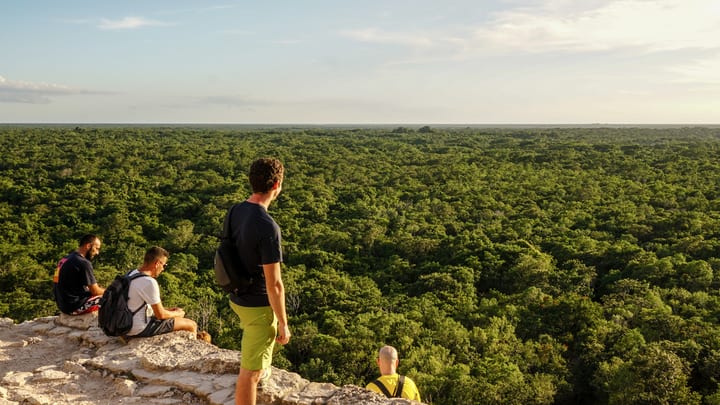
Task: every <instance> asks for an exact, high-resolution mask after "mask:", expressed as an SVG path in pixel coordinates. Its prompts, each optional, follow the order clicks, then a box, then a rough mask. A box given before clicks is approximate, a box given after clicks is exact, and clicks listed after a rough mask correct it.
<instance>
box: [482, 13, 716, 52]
mask: <svg viewBox="0 0 720 405" xmlns="http://www.w3.org/2000/svg"><path fill="white" fill-rule="evenodd" d="M581 4H588V3H581ZM590 6H591V7H586V8H579V7H578V4H577V3H576V2H567V1H550V2H545V3H543V4H542V5H540V6H539V7H533V8H515V9H510V10H506V11H502V12H498V13H496V14H495V15H494V16H493V18H492V19H491V21H490V22H489V24H488V25H486V26H484V27H481V28H478V29H477V30H476V31H475V35H474V38H473V42H474V43H475V45H477V46H490V47H493V48H501V49H509V50H523V51H527V52H544V51H604V50H613V49H617V48H627V47H633V48H638V49H641V50H644V51H666V50H678V49H685V48H714V47H720V3H719V2H717V1H715V0H684V1H683V0H657V1H647V0H619V1H605V2H597V3H590Z"/></svg>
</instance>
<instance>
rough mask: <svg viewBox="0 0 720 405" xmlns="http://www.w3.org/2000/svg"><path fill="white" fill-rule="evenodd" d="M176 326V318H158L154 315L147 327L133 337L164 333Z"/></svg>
mask: <svg viewBox="0 0 720 405" xmlns="http://www.w3.org/2000/svg"><path fill="white" fill-rule="evenodd" d="M174 328H175V318H168V319H157V318H155V317H154V316H153V317H152V318H150V322H148V324H147V326H146V327H145V329H143V331H142V332H140V333H138V334H137V335H135V336H132V337H148V336H155V335H162V334H163V333H169V332H172V331H173V329H174Z"/></svg>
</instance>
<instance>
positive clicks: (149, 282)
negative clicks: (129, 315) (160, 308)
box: [128, 269, 160, 336]
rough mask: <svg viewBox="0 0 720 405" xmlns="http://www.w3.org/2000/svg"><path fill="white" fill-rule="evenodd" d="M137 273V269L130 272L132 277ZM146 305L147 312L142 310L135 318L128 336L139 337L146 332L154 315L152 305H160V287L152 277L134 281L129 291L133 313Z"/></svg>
mask: <svg viewBox="0 0 720 405" xmlns="http://www.w3.org/2000/svg"><path fill="white" fill-rule="evenodd" d="M137 273H138V270H137V269H135V270H133V271H132V272H130V275H131V276H132V275H134V274H137ZM145 303H147V306H146V307H145V311H143V310H142V309H141V310H140V311H138V312H137V313H135V316H133V326H132V328H130V331H129V332H128V336H133V335H137V334H138V333H140V332H142V331H143V330H145V327H146V326H147V324H148V321H149V320H150V317H151V316H152V315H153V310H152V308H151V305H155V304H158V303H160V287H158V283H157V281H156V280H155V279H154V278H152V277H150V276H148V277H138V278H136V279H135V280H132V281H131V282H130V289H129V290H128V307H129V308H130V310H131V311H135V310H137V309H138V308H140V306H141V305H143V304H145Z"/></svg>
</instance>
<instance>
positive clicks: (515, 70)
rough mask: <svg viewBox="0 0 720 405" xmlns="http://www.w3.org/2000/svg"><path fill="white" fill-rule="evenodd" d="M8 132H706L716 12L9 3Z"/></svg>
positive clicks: (716, 50) (378, 4)
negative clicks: (577, 128)
mask: <svg viewBox="0 0 720 405" xmlns="http://www.w3.org/2000/svg"><path fill="white" fill-rule="evenodd" d="M20 122H28V123H52V122H58V123H246V124H262V123H265V124H290V123H296V124H430V125H432V124H591V123H614V124H718V123H720V1H717V0H657V1H648V0H600V1H595V0H584V1H577V0H572V1H571V0H549V1H533V0H506V1H500V0H496V1H481V0H472V1H455V0H438V1H427V0H414V1H411V0H382V1H376V0H364V1H342V0H334V1H330V0H328V1H299V0H296V1H264V2H257V1H218V2H213V1H203V2H200V1H182V0H172V1H169V0H155V1H149V0H142V1H138V0H126V1H112V2H111V1H98V0H93V1H85V0H77V1H75V0H68V1H57V0H42V1H41V0H18V1H6V2H3V4H2V5H1V6H0V123H20Z"/></svg>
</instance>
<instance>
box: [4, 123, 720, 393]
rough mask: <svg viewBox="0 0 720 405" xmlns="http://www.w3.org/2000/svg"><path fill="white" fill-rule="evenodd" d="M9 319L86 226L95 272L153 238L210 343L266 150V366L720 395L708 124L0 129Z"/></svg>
mask: <svg viewBox="0 0 720 405" xmlns="http://www.w3.org/2000/svg"><path fill="white" fill-rule="evenodd" d="M0 148H2V150H3V151H4V152H3V153H2V158H1V160H0V162H1V163H0V224H1V229H2V232H0V292H1V294H0V317H10V318H12V319H14V320H16V321H17V322H21V321H24V320H28V319H32V318H36V317H42V316H49V315H55V314H57V313H58V311H57V309H56V306H55V304H54V302H53V300H52V281H51V277H52V273H53V270H54V267H55V264H56V263H57V261H58V260H59V259H60V258H61V257H62V256H64V255H65V254H67V253H69V252H70V251H72V250H74V249H75V248H76V247H77V243H78V238H79V237H80V236H81V235H83V234H85V233H96V234H98V235H99V236H100V237H101V238H102V241H103V247H102V250H101V253H100V255H99V256H98V257H97V258H96V259H95V261H94V265H95V273H96V276H97V278H98V281H99V282H100V284H101V285H103V286H107V285H108V284H109V283H110V281H111V280H112V279H113V278H114V277H115V276H116V275H118V274H120V273H123V272H126V271H128V270H130V269H132V268H134V267H136V266H137V265H139V264H140V261H141V260H142V254H143V253H144V251H145V250H146V249H147V248H148V247H149V246H151V245H160V246H163V247H165V248H166V249H168V250H169V251H170V252H171V258H170V262H169V266H168V268H167V270H166V271H165V272H164V273H163V274H162V276H161V277H160V278H159V279H158V281H159V283H160V288H161V294H162V299H163V302H164V303H165V305H166V306H180V307H183V308H184V309H185V310H186V311H187V314H188V317H190V318H193V319H195V320H196V321H197V322H198V324H199V325H200V327H201V328H202V329H205V330H208V331H209V332H210V334H211V335H212V336H213V340H214V343H215V344H217V345H218V346H220V347H224V348H230V349H239V343H240V336H241V334H242V332H241V330H240V328H239V325H238V322H237V317H236V316H235V315H234V314H233V313H232V311H231V310H230V308H229V306H228V304H227V298H226V297H225V296H224V294H223V293H222V291H221V290H220V289H219V288H218V287H217V286H216V285H215V282H214V274H213V270H212V267H213V257H214V250H215V248H216V247H217V244H218V241H219V236H220V234H221V231H222V229H221V228H222V221H223V217H224V215H225V213H226V210H227V209H228V208H229V207H230V206H231V205H232V204H233V203H236V202H240V201H242V200H244V199H245V198H246V197H247V196H248V195H249V192H250V190H249V186H248V184H247V179H246V173H247V169H248V167H249V165H250V163H251V161H252V160H254V159H255V158H258V157H263V156H273V157H277V158H280V159H281V160H282V161H283V162H284V163H285V167H286V177H285V182H284V184H283V192H282V194H281V195H280V197H279V198H278V200H277V201H275V202H274V203H273V205H271V206H270V210H269V212H270V214H271V215H272V216H273V217H274V218H275V220H276V221H277V222H278V224H279V225H280V227H281V229H282V235H283V250H284V263H283V279H284V281H285V287H286V292H287V307H288V314H289V317H290V327H291V330H292V332H293V337H292V339H291V341H290V343H289V344H288V345H286V346H284V347H281V348H279V349H278V350H277V353H276V355H275V358H274V363H273V365H274V366H276V367H280V368H284V369H287V370H290V371H295V372H298V373H300V374H301V375H302V376H303V377H304V378H307V379H309V380H312V381H326V382H332V383H334V384H337V385H345V384H356V385H361V386H364V385H365V384H366V383H368V382H369V381H370V380H372V379H373V378H375V377H376V375H377V367H376V365H375V357H376V354H377V350H378V348H379V347H380V346H382V345H383V344H390V345H393V346H395V347H396V348H397V349H398V351H399V353H400V369H399V371H400V373H402V374H406V375H408V376H410V377H412V378H413V379H414V380H415V382H416V383H417V385H418V388H419V390H420V393H421V394H422V397H423V400H424V401H426V402H428V403H432V404H576V403H583V404H720V386H719V385H718V383H719V380H720V293H719V291H718V287H720V241H719V239H718V238H719V236H720V159H718V156H720V129H719V128H711V127H697V128H643V127H635V128H632V127H627V128H610V127H607V128H600V127H596V128H495V129H492V128H488V129H483V128H442V127H438V128H434V127H429V126H425V127H421V128H408V127H396V128H392V127H389V128H381V127H375V128H328V127H290V126H288V127H287V128H233V127H210V128H202V127H170V126H165V127H163V126H156V127H153V126H147V127H109V126H90V125H86V126H78V127H75V126H45V127H41V126H11V125H6V126H1V127H0Z"/></svg>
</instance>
